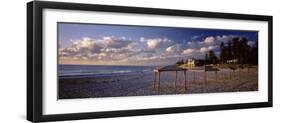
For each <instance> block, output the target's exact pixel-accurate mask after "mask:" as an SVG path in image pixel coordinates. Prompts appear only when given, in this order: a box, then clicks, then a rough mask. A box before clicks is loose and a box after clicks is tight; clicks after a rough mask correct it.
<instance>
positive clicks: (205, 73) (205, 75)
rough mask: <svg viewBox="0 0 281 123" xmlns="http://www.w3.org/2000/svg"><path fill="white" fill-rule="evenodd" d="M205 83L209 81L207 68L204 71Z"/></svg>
mask: <svg viewBox="0 0 281 123" xmlns="http://www.w3.org/2000/svg"><path fill="white" fill-rule="evenodd" d="M204 82H205V83H204V84H206V83H207V72H206V70H205V71H204Z"/></svg>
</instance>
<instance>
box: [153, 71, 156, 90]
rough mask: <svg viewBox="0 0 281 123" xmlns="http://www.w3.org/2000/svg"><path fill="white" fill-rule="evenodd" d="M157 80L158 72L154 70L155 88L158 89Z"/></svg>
mask: <svg viewBox="0 0 281 123" xmlns="http://www.w3.org/2000/svg"><path fill="white" fill-rule="evenodd" d="M156 82H157V72H156V71H154V83H153V88H154V89H156V84H157V83H156Z"/></svg>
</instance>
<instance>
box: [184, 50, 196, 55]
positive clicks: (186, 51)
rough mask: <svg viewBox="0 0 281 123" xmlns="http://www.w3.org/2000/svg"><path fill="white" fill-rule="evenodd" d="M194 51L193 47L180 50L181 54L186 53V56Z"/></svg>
mask: <svg viewBox="0 0 281 123" xmlns="http://www.w3.org/2000/svg"><path fill="white" fill-rule="evenodd" d="M194 52H195V49H186V50H184V51H183V52H182V54H184V55H187V56H191V55H192V53H194Z"/></svg>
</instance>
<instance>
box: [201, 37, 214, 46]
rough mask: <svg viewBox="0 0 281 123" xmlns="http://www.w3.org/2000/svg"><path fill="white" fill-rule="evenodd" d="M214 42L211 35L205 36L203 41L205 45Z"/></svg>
mask: <svg viewBox="0 0 281 123" xmlns="http://www.w3.org/2000/svg"><path fill="white" fill-rule="evenodd" d="M214 42H215V37H213V36H209V37H207V38H205V40H204V43H205V44H207V45H211V44H213V43H214Z"/></svg>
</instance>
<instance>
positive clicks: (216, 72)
mask: <svg viewBox="0 0 281 123" xmlns="http://www.w3.org/2000/svg"><path fill="white" fill-rule="evenodd" d="M215 74H216V81H218V71H215Z"/></svg>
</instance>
